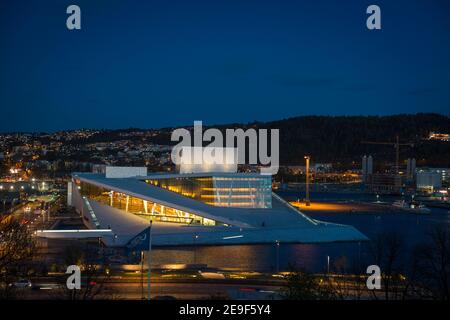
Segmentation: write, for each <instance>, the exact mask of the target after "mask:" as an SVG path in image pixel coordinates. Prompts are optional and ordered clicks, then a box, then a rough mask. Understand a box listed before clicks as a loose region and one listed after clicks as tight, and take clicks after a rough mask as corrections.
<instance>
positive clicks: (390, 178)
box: [366, 173, 404, 194]
mask: <svg viewBox="0 0 450 320" xmlns="http://www.w3.org/2000/svg"><path fill="white" fill-rule="evenodd" d="M403 185H404V176H401V175H398V174H391V173H374V174H371V175H369V176H368V178H367V182H366V187H367V188H368V191H370V192H373V193H379V194H401V193H402V189H403Z"/></svg>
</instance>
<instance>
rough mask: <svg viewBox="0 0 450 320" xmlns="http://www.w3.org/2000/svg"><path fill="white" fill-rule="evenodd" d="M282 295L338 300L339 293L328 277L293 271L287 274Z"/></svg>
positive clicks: (299, 298) (285, 296)
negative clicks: (337, 293)
mask: <svg viewBox="0 0 450 320" xmlns="http://www.w3.org/2000/svg"><path fill="white" fill-rule="evenodd" d="M286 280H287V284H286V288H285V289H284V291H283V292H282V297H283V298H284V299H287V300H336V299H337V295H336V294H335V292H334V289H333V286H332V284H331V282H330V279H329V278H328V277H325V276H323V277H321V276H316V275H313V274H310V273H307V272H305V271H293V272H290V273H289V274H288V275H287V276H286Z"/></svg>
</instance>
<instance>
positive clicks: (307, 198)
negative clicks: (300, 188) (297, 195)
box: [305, 156, 311, 207]
mask: <svg viewBox="0 0 450 320" xmlns="http://www.w3.org/2000/svg"><path fill="white" fill-rule="evenodd" d="M310 159H311V157H310V156H305V160H306V199H305V202H306V206H307V207H309V206H310V201H309V160H310Z"/></svg>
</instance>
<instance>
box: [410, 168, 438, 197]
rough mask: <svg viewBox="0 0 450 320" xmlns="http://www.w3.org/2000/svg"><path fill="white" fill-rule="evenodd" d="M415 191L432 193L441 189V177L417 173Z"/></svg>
mask: <svg viewBox="0 0 450 320" xmlns="http://www.w3.org/2000/svg"><path fill="white" fill-rule="evenodd" d="M416 186H417V190H421V191H427V192H433V191H434V190H436V189H439V188H440V187H442V177H441V175H440V174H439V173H437V172H430V171H419V172H417V174H416Z"/></svg>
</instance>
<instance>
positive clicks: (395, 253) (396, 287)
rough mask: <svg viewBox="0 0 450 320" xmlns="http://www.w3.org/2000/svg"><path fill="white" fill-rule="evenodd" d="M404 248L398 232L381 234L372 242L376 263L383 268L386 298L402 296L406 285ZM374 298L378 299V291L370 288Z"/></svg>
mask: <svg viewBox="0 0 450 320" xmlns="http://www.w3.org/2000/svg"><path fill="white" fill-rule="evenodd" d="M403 250H404V245H403V240H402V238H401V237H400V235H399V234H398V233H397V232H386V233H382V234H379V235H378V236H377V237H376V238H375V240H373V241H372V242H371V244H370V252H371V254H372V256H373V259H374V261H375V263H376V264H377V265H378V266H379V267H380V269H381V280H382V290H383V297H384V299H385V300H397V299H400V298H401V295H402V293H403V291H402V288H403V286H404V279H405V277H404V276H403V274H402V273H403V271H404V269H403V265H402V263H401V262H402V260H401V254H402V252H403ZM370 292H371V293H372V296H373V298H375V299H378V298H379V297H378V295H377V294H376V293H377V292H376V291H375V290H370Z"/></svg>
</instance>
